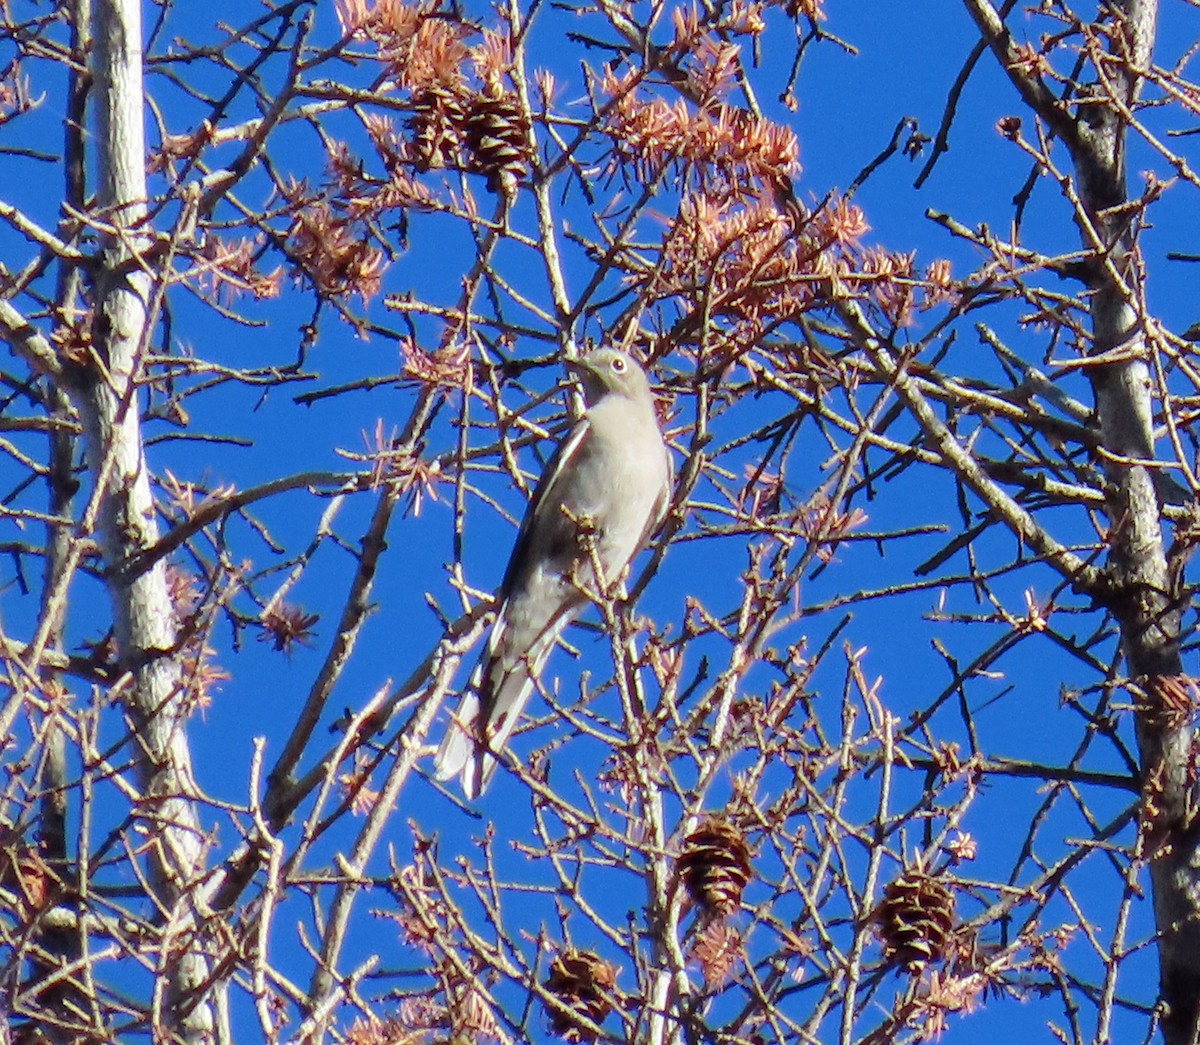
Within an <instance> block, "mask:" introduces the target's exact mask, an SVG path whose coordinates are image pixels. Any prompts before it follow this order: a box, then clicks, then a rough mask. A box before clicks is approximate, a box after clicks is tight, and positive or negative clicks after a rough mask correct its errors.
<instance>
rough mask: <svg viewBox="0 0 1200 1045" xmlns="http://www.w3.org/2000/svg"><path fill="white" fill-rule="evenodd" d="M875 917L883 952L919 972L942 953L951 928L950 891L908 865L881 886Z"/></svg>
mask: <svg viewBox="0 0 1200 1045" xmlns="http://www.w3.org/2000/svg"><path fill="white" fill-rule="evenodd" d="M875 920H876V921H877V922H878V924H879V931H880V935H881V936H882V937H883V953H884V956H885V957H886V958H887V959H889V960H890V961H892V962H894V963H896V964H897V965H902V966H904V968H906V969H908V971H909V972H919V971H920V970H921V969H922V968H923V967H924V966H925V965H926V963H928V962H931V961H938V960H940V959H941V958H943V957H944V956H945V954H946V946H947V944H948V943H949V942H950V936H951V933H952V931H953V929H954V894H953V893H951V892H950V890H949V889H947V888H946V887H945V886H944V885H942V883H941V882H939V881H937V880H936V879H934V878H931V877H930V876H929V875H928V874H926V873H925V871H924V869H922V868H921V867H919V866H918V867H914V868H910V869H908V870H907V871H904V872H903V873H901V874H900V876H899V877H898V878H896V879H895V880H894V881H893V882H891V883H890V884H889V885H888V886H887V887H886V888H885V889H884V890H883V901H882V902H881V903H880V905H879V907H878V908H877V909H876V911H875Z"/></svg>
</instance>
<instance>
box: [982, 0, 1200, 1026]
mask: <svg viewBox="0 0 1200 1045" xmlns="http://www.w3.org/2000/svg"><path fill="white" fill-rule="evenodd" d="M967 7H968V10H969V11H970V12H971V14H972V16H973V17H974V18H975V21H976V24H977V25H978V26H979V28H980V31H981V32H982V34H983V36H984V38H985V39H986V40H987V42H988V44H989V46H990V47H991V48H992V51H993V53H994V54H995V56H996V57H997V59H998V60H999V61H1000V63H1001V65H1003V66H1004V67H1005V68H1006V70H1007V71H1008V73H1009V76H1010V78H1011V79H1012V80H1013V82H1014V85H1015V86H1016V87H1017V89H1018V90H1019V91H1020V93H1021V94H1022V96H1023V97H1024V98H1025V100H1026V101H1027V102H1028V103H1029V104H1030V106H1031V107H1032V108H1033V109H1034V110H1035V112H1036V113H1037V114H1038V116H1039V117H1040V118H1042V119H1043V120H1044V121H1045V122H1046V124H1047V125H1048V126H1049V127H1050V128H1051V129H1052V130H1053V131H1054V132H1055V133H1056V134H1057V135H1058V136H1059V137H1060V138H1061V139H1062V140H1063V141H1064V142H1065V144H1066V145H1067V148H1068V151H1069V153H1070V156H1071V161H1072V163H1073V165H1074V169H1075V181H1076V185H1077V192H1078V200H1079V204H1078V210H1077V213H1076V215H1075V220H1076V224H1077V225H1078V227H1079V230H1080V238H1081V240H1082V243H1083V246H1084V248H1085V249H1086V250H1089V251H1092V252H1093V253H1092V256H1091V258H1090V260H1089V262H1088V263H1087V275H1086V279H1087V283H1088V286H1089V289H1090V291H1091V294H1090V296H1089V298H1088V303H1089V304H1088V307H1089V311H1090V314H1091V321H1092V336H1093V343H1092V355H1093V358H1095V359H1097V360H1099V359H1104V360H1106V361H1105V362H1103V363H1099V362H1097V363H1095V364H1092V365H1090V366H1089V367H1088V368H1087V373H1088V375H1089V377H1090V379H1091V383H1092V389H1093V392H1094V395H1095V408H1096V416H1097V419H1098V421H1099V425H1100V431H1101V445H1102V448H1103V458H1104V468H1105V476H1106V479H1107V483H1106V486H1107V491H1106V492H1107V497H1108V516H1109V526H1110V528H1109V552H1110V554H1109V575H1110V576H1109V580H1110V583H1109V586H1108V587H1109V589H1110V592H1111V594H1110V595H1109V597H1107V598H1106V600H1105V601H1106V603H1107V605H1108V608H1109V609H1110V610H1111V612H1112V613H1113V615H1114V616H1115V617H1116V618H1117V620H1118V622H1119V624H1120V628H1121V646H1122V651H1123V653H1124V655H1125V659H1126V669H1125V674H1126V675H1128V676H1129V677H1130V678H1131V679H1133V680H1134V681H1135V682H1136V683H1138V684H1140V685H1142V686H1143V687H1144V688H1145V689H1146V690H1147V692H1149V693H1151V694H1153V693H1154V680H1156V679H1160V678H1164V677H1172V676H1178V675H1180V674H1182V672H1183V664H1182V659H1181V657H1180V622H1181V616H1182V611H1183V607H1184V605H1185V596H1184V594H1183V593H1182V591H1181V587H1180V581H1179V576H1178V571H1173V570H1172V569H1171V568H1170V565H1169V563H1168V559H1167V552H1166V546H1165V544H1164V539H1163V531H1162V526H1161V512H1160V505H1159V500H1158V496H1157V494H1156V492H1155V470H1154V469H1153V468H1151V467H1147V466H1146V465H1145V464H1144V463H1142V462H1148V461H1153V460H1154V459H1155V441H1154V434H1153V426H1154V418H1153V392H1154V388H1155V386H1154V380H1153V376H1152V370H1151V367H1150V356H1151V352H1152V351H1153V349H1152V347H1151V346H1150V345H1149V344H1148V343H1147V339H1146V329H1145V325H1144V322H1143V318H1142V317H1143V315H1144V311H1143V310H1142V309H1141V308H1140V305H1141V301H1142V288H1141V286H1140V279H1141V276H1140V270H1139V266H1138V264H1137V257H1136V244H1135V242H1134V237H1133V233H1132V229H1131V221H1132V215H1133V213H1134V211H1133V210H1132V209H1131V208H1130V207H1129V206H1127V204H1129V202H1130V200H1129V192H1128V186H1127V171H1126V167H1125V157H1126V150H1127V140H1126V139H1127V136H1128V132H1129V114H1130V111H1131V107H1132V106H1133V104H1134V103H1135V102H1136V100H1137V97H1138V92H1139V88H1140V85H1141V76H1142V73H1143V71H1144V70H1146V69H1148V68H1149V66H1150V61H1151V58H1152V54H1153V49H1154V39H1155V28H1156V22H1157V13H1158V3H1157V0H1122V2H1120V3H1115V4H1112V5H1110V7H1111V8H1112V9H1113V16H1114V21H1113V26H1112V35H1111V37H1110V41H1111V42H1110V44H1109V55H1110V58H1111V61H1109V62H1108V63H1107V64H1106V65H1105V66H1104V69H1103V75H1102V76H1101V78H1100V82H1098V83H1096V84H1094V85H1090V92H1091V95H1090V97H1086V98H1084V99H1083V104H1080V105H1079V106H1078V108H1077V109H1076V110H1075V112H1074V114H1071V113H1069V111H1068V109H1067V108H1066V106H1065V105H1064V104H1063V103H1062V102H1059V101H1058V100H1056V99H1055V98H1054V97H1053V95H1052V94H1051V93H1050V92H1049V91H1048V90H1047V89H1046V87H1045V86H1044V84H1042V82H1041V81H1040V80H1038V79H1037V78H1036V77H1034V76H1033V75H1032V74H1030V73H1028V72H1023V71H1021V67H1020V63H1019V62H1017V61H1015V60H1014V52H1013V41H1012V38H1011V36H1010V35H1009V33H1008V31H1007V30H1006V29H1005V28H1004V26H1003V23H1002V22H1001V20H1000V17H999V15H998V14H997V12H996V11H995V10H994V9H993V8H992V7H991V5H990V4H988V3H986V2H985V0H967ZM1108 360H1112V361H1111V362H1109V361H1108ZM1137 740H1138V748H1139V753H1140V757H1141V769H1142V787H1143V793H1144V795H1145V796H1146V807H1147V816H1148V818H1149V820H1150V821H1152V822H1148V824H1147V833H1148V835H1149V836H1150V841H1149V842H1148V844H1149V846H1150V847H1151V851H1150V852H1149V854H1148V855H1149V857H1150V874H1151V881H1152V883H1153V893H1154V910H1155V918H1156V923H1157V929H1158V933H1159V956H1160V989H1161V1001H1162V1004H1163V1034H1164V1038H1165V1040H1166V1042H1167V1043H1168V1045H1176V1043H1180V1045H1181V1043H1190V1042H1194V1041H1196V1039H1197V1035H1198V1034H1200V964H1198V963H1197V960H1196V956H1197V955H1198V954H1200V846H1198V838H1197V831H1196V826H1195V823H1194V817H1193V815H1192V813H1191V810H1192V809H1194V808H1195V802H1196V787H1195V783H1194V781H1190V780H1189V766H1190V764H1191V759H1192V756H1191V748H1192V730H1191V728H1190V727H1188V726H1187V725H1186V724H1181V723H1179V722H1178V721H1176V720H1175V719H1174V718H1173V717H1172V716H1168V715H1164V714H1162V713H1160V712H1159V711H1158V710H1157V709H1156V708H1154V707H1153V706H1151V707H1149V708H1144V709H1143V710H1142V711H1141V713H1140V714H1139V716H1138V720H1137Z"/></svg>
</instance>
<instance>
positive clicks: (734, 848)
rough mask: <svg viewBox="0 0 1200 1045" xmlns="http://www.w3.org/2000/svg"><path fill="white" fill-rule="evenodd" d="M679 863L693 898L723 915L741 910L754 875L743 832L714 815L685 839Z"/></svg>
mask: <svg viewBox="0 0 1200 1045" xmlns="http://www.w3.org/2000/svg"><path fill="white" fill-rule="evenodd" d="M677 866H678V869H679V874H680V876H681V877H682V878H683V882H684V885H686V886H687V891H688V893H690V894H691V897H692V899H693V900H694V901H695V902H696V903H697V904H699V905H700V906H701V907H703V908H704V909H705V910H707V911H709V912H711V913H713V914H717V915H720V916H722V917H723V916H725V915H728V914H732V913H733V912H734V911H736V910H737V909H738V906H739V904H741V902H742V893H743V892H744V891H745V889H746V885H747V883H749V881H750V878H751V875H752V874H753V869H752V867H751V864H750V848H749V846H747V845H746V839H745V838H743V837H742V833H741V831H739V830H738V829H737V828H736V827H734V826H733V825H732V824H730V823H728V822H726V821H724V820H717V819H715V818H714V819H709V820H705V821H703V822H702V823H701V824H700V825H699V826H698V827H697V828H696V829H695V830H694V831H693V832H692V833H691V834H689V835H688V836H687V838H686V839H684V843H683V852H682V853H680V855H679V861H678V864H677Z"/></svg>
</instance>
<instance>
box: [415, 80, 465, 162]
mask: <svg viewBox="0 0 1200 1045" xmlns="http://www.w3.org/2000/svg"><path fill="white" fill-rule="evenodd" d="M465 120H466V113H465V112H464V111H463V105H462V101H461V100H460V99H459V98H458V97H457V96H455V95H454V94H453V93H452V92H450V91H448V90H446V88H444V87H430V88H428V89H426V90H424V91H422V92H421V93H420V94H419V95H416V96H415V97H414V98H413V109H412V115H411V116H409V118H408V130H409V133H411V134H412V141H413V159H414V161H415V162H416V165H417V169H418V170H421V171H427V170H435V169H439V170H440V169H441V168H443V167H451V168H455V167H461V166H462V165H463V154H462V145H463V124H464V122H465Z"/></svg>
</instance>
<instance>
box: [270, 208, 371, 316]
mask: <svg viewBox="0 0 1200 1045" xmlns="http://www.w3.org/2000/svg"><path fill="white" fill-rule="evenodd" d="M289 244H290V246H291V251H292V256H293V257H294V258H295V260H296V262H297V263H298V264H299V265H301V266H302V268H303V270H304V272H305V273H306V274H307V275H308V277H309V278H310V279H311V280H312V281H313V284H314V285H315V286H316V288H317V290H318V291H319V292H320V293H321V294H324V295H327V296H329V297H337V296H339V295H343V294H357V295H358V296H359V297H360V298H362V299H363V300H364V301H365V300H367V299H369V298H371V297H374V296H375V294H376V293H377V292H378V291H379V280H380V277H381V275H382V273H383V268H384V255H383V251H382V250H380V249H379V248H378V247H376V246H375V245H374V244H372V243H371V242H370V241H369V240H367V239H366V238H365V237H364V236H363V234H362V231H361V229H360V227H359V226H358V224H357V223H356V222H355V221H354V219H353V218H351V217H348V216H347V215H345V214H341V213H338V212H337V211H335V210H334V209H333V208H332V207H331V206H330V205H329V204H328V203H325V202H323V201H318V202H315V203H312V204H311V205H309V206H307V207H305V208H304V209H303V210H301V211H300V212H299V214H297V215H296V220H295V221H294V222H293V224H292V228H291V232H290V234H289Z"/></svg>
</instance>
